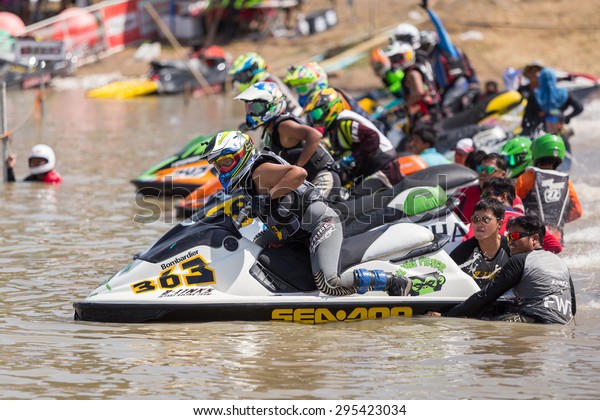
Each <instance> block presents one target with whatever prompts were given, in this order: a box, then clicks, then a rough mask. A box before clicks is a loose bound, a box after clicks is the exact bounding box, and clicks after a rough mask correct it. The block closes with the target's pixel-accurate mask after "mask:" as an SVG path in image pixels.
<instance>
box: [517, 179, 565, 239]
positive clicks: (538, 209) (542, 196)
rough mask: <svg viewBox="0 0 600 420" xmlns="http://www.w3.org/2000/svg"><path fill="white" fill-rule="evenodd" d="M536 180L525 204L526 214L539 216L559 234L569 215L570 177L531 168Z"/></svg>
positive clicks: (524, 200) (525, 199) (524, 201)
mask: <svg viewBox="0 0 600 420" xmlns="http://www.w3.org/2000/svg"><path fill="white" fill-rule="evenodd" d="M530 170H533V171H534V174H535V180H534V183H533V188H531V189H530V190H529V191H528V192H527V195H526V196H525V198H524V199H523V204H524V206H525V210H526V212H527V213H528V214H529V213H531V214H536V215H538V216H539V217H540V218H541V219H542V220H543V221H544V224H545V225H546V226H548V227H551V228H555V229H557V230H558V231H559V232H562V229H563V227H564V225H565V223H566V221H567V217H568V215H569V206H570V201H571V200H570V197H569V175H568V174H566V173H564V172H558V171H555V170H549V169H539V168H530Z"/></svg>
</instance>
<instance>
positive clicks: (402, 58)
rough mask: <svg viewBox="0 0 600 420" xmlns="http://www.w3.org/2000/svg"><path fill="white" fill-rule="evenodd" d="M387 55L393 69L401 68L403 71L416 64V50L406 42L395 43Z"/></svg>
mask: <svg viewBox="0 0 600 420" xmlns="http://www.w3.org/2000/svg"><path fill="white" fill-rule="evenodd" d="M385 55H387V56H388V57H389V58H390V62H391V63H392V67H394V68H397V67H400V68H401V69H402V70H405V69H407V68H408V67H410V66H412V65H413V64H415V61H416V54H415V50H414V48H413V47H412V46H411V45H410V44H407V43H405V42H403V43H398V42H396V43H394V44H392V45H390V46H389V47H388V48H386V50H385Z"/></svg>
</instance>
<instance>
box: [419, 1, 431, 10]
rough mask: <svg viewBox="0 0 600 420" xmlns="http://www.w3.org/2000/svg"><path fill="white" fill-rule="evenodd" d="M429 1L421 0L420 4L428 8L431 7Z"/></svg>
mask: <svg viewBox="0 0 600 420" xmlns="http://www.w3.org/2000/svg"><path fill="white" fill-rule="evenodd" d="M428 2H429V1H428V0H421V3H420V4H419V6H421V7H422V8H423V9H425V10H427V9H429V6H428V5H427V3H428Z"/></svg>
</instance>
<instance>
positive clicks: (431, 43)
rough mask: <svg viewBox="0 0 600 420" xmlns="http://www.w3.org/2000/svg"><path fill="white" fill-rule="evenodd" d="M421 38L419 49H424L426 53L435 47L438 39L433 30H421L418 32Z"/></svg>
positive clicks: (429, 52)
mask: <svg viewBox="0 0 600 420" xmlns="http://www.w3.org/2000/svg"><path fill="white" fill-rule="evenodd" d="M420 39H421V49H422V50H423V51H425V52H426V53H427V54H431V52H432V51H433V49H434V48H435V46H436V44H437V42H438V39H437V34H436V33H435V32H433V31H421V32H420Z"/></svg>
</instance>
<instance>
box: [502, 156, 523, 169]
mask: <svg viewBox="0 0 600 420" xmlns="http://www.w3.org/2000/svg"><path fill="white" fill-rule="evenodd" d="M525 157H526V154H525V153H519V154H516V155H507V156H506V157H505V158H506V164H507V165H508V167H509V168H514V167H515V166H517V165H520V164H521V163H523V161H524V159H525Z"/></svg>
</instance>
